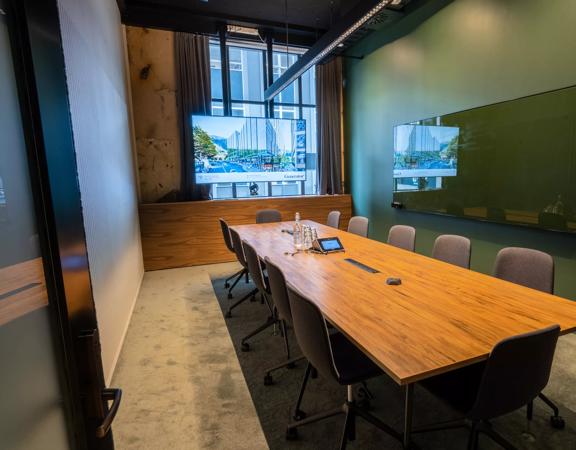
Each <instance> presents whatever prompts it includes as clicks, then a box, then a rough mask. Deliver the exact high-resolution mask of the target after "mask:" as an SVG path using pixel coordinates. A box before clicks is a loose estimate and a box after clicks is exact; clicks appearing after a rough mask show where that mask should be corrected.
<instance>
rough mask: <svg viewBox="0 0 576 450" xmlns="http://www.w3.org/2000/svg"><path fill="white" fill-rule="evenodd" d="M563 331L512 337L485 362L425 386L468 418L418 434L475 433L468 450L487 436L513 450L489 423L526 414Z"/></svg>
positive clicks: (542, 385) (546, 330)
mask: <svg viewBox="0 0 576 450" xmlns="http://www.w3.org/2000/svg"><path fill="white" fill-rule="evenodd" d="M559 333H560V327H559V326H558V325H552V326H550V327H548V328H544V329H542V330H538V331H533V332H530V333H526V334H521V335H518V336H513V337H510V338H507V339H504V340H502V341H500V342H499V343H498V344H496V345H495V346H494V348H493V349H492V351H491V352H490V356H489V357H488V360H487V361H486V362H482V363H479V364H474V365H472V366H468V367H464V368H462V369H457V370H455V371H452V372H448V373H447V374H445V375H439V376H436V377H433V378H430V379H429V380H426V381H424V382H422V385H423V386H424V387H425V388H427V389H428V390H429V391H430V392H432V393H433V394H435V395H436V396H438V397H441V398H443V399H444V400H445V401H447V402H448V403H449V404H450V405H451V406H452V407H454V408H455V409H457V410H458V411H460V412H461V413H463V414H464V418H465V419H467V420H468V421H469V422H470V423H471V426H470V425H469V424H468V422H466V421H465V420H463V419H459V420H455V421H451V422H443V423H441V424H438V425H430V426H426V427H422V428H419V429H417V430H415V432H426V431H435V430H442V429H448V428H459V427H470V435H469V442H468V449H476V448H477V447H478V434H479V433H484V434H486V435H488V436H489V437H491V438H492V439H493V440H494V441H495V442H497V443H498V444H500V445H501V446H502V447H504V448H505V449H509V450H510V449H514V446H512V445H511V444H510V443H509V442H508V441H506V440H505V439H504V438H503V437H502V436H500V435H499V434H498V433H496V431H494V428H492V426H491V425H490V424H489V423H488V421H489V420H490V419H494V418H496V417H499V416H502V415H504V414H507V413H510V412H512V411H515V410H517V409H519V408H522V407H523V406H524V405H526V404H528V403H530V402H532V400H533V399H534V398H536V396H538V394H539V393H540V392H541V391H542V389H544V388H545V387H546V385H547V384H548V379H549V378H550V371H551V368H552V360H553V359H554V351H555V350H556V342H557V341H558V335H559Z"/></svg>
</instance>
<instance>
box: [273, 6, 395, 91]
mask: <svg viewBox="0 0 576 450" xmlns="http://www.w3.org/2000/svg"><path fill="white" fill-rule="evenodd" d="M398 3H399V1H398V0H371V1H368V0H364V1H362V2H360V4H358V5H357V6H356V7H355V8H354V9H353V10H352V11H351V12H350V13H348V14H347V15H346V16H345V17H344V18H342V19H341V20H340V21H339V22H338V23H337V24H336V25H334V26H333V27H332V28H330V30H328V31H327V32H326V33H325V34H324V35H323V36H322V37H321V38H320V39H319V40H318V42H316V43H315V44H314V45H313V46H312V47H311V48H310V49H309V50H308V51H307V52H306V53H304V55H302V57H301V58H300V59H298V61H296V62H295V63H294V64H293V65H292V66H290V67H289V68H288V70H286V72H284V73H283V74H282V75H281V76H280V77H279V78H278V79H277V80H276V81H275V82H274V83H272V84H271V85H270V87H268V89H266V91H265V92H264V97H265V99H266V100H271V99H273V98H274V97H276V96H277V95H278V94H279V93H280V92H282V91H283V90H284V89H285V88H286V87H288V86H289V85H290V84H291V83H292V82H294V80H296V79H297V78H298V77H299V76H301V75H302V74H303V73H304V72H306V71H307V70H308V69H309V68H310V67H312V66H314V65H316V64H318V63H319V62H321V61H322V60H323V59H324V58H326V57H327V56H328V55H329V54H330V53H331V52H333V51H334V50H335V49H336V48H338V46H339V45H340V44H342V43H343V42H344V41H346V40H347V39H348V38H349V37H350V36H351V35H352V34H354V33H355V32H356V31H357V30H358V29H359V28H361V27H362V26H363V25H365V24H366V23H367V22H369V21H370V19H372V18H373V17H374V16H375V15H376V14H378V13H379V12H380V11H382V10H383V9H384V8H386V6H388V5H396V4H398Z"/></svg>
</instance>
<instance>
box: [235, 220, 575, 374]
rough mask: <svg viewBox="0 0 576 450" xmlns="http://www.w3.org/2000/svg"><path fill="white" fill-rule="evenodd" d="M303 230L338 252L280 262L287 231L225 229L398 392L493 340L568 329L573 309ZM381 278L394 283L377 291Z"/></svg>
mask: <svg viewBox="0 0 576 450" xmlns="http://www.w3.org/2000/svg"><path fill="white" fill-rule="evenodd" d="M303 222H304V223H307V224H309V225H312V226H315V227H316V228H317V230H318V235H319V237H333V236H337V237H338V238H339V239H340V241H341V242H342V244H343V245H344V248H345V249H346V252H344V253H333V254H329V255H320V254H313V253H298V254H296V255H294V256H291V255H286V254H285V252H292V251H293V244H292V236H291V235H290V234H288V233H282V230H283V229H292V226H293V222H281V223H271V224H258V225H256V224H254V225H238V226H234V227H233V228H234V229H236V230H237V231H238V232H239V233H240V235H241V237H242V239H244V240H246V241H247V242H248V243H250V244H251V245H253V246H254V248H255V249H256V251H257V252H258V254H259V256H260V257H261V258H264V257H269V258H270V259H271V260H272V261H273V262H274V263H276V264H277V265H278V266H279V267H280V268H281V269H282V270H283V272H284V274H285V276H286V280H287V282H288V283H289V284H290V285H291V286H293V287H294V288H295V289H297V290H298V291H300V292H302V293H303V294H305V295H306V296H307V297H308V298H310V299H311V300H312V301H314V302H315V303H316V304H317V305H318V307H319V308H320V310H321V311H322V313H323V314H324V316H325V317H326V318H327V319H328V320H329V321H330V322H331V323H332V324H334V325H335V326H336V327H337V328H338V329H339V330H341V331H342V332H343V333H345V334H346V335H347V336H348V337H349V338H350V339H351V340H352V341H353V342H355V344H356V345H357V346H358V347H359V348H361V349H362V350H363V351H364V352H365V353H366V354H367V355H368V356H369V357H370V358H371V359H372V360H373V361H374V362H375V363H376V364H378V365H379V366H380V367H381V368H382V370H384V371H385V372H386V373H387V374H388V375H389V376H390V377H391V378H392V379H394V380H395V381H396V382H397V383H398V384H402V385H404V384H409V383H413V382H415V381H419V380H422V379H425V378H428V377H430V376H432V375H435V374H439V373H444V372H448V371H450V370H453V369H455V368H458V367H463V366H466V365H469V364H472V363H474V362H477V361H481V360H483V359H486V358H487V357H488V354H489V353H490V350H491V349H492V348H493V347H494V345H495V344H496V343H497V342H498V341H500V340H501V339H504V338H506V337H509V336H512V335H515V334H520V333H525V332H528V331H532V330H536V329H540V328H544V327H546V326H549V325H552V324H559V325H560V327H561V330H562V331H561V333H562V334H565V333H568V332H571V331H574V330H576V302H572V301H570V300H566V299H563V298H560V297H557V296H554V295H550V294H546V293H543V292H540V291H536V290H533V289H529V288H526V287H523V286H519V285H516V284H513V283H509V282H507V281H503V280H500V279H497V278H494V277H491V276H488V275H484V274H481V273H479V272H474V271H471V270H467V269H462V268H460V267H457V266H453V265H451V264H447V263H444V262H441V261H437V260H435V259H432V258H429V257H426V256H423V255H419V254H417V253H412V252H408V251H406V250H401V249H398V248H395V247H392V246H390V245H387V244H384V243H381V242H378V241H374V240H370V239H366V238H363V237H360V236H357V235H354V234H351V233H347V232H345V231H340V230H336V229H334V228H329V227H327V226H324V225H321V224H318V223H315V222H311V221H303ZM346 258H353V259H355V260H357V261H359V262H361V263H363V264H365V265H368V266H370V267H372V268H374V269H377V270H379V271H380V273H369V272H366V271H364V270H362V269H360V268H358V267H356V266H354V265H352V264H350V263H349V262H346V261H345V259H346ZM388 277H399V278H401V279H402V284H401V285H400V286H391V285H387V284H386V279H387V278H388Z"/></svg>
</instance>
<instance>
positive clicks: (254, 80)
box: [210, 40, 317, 199]
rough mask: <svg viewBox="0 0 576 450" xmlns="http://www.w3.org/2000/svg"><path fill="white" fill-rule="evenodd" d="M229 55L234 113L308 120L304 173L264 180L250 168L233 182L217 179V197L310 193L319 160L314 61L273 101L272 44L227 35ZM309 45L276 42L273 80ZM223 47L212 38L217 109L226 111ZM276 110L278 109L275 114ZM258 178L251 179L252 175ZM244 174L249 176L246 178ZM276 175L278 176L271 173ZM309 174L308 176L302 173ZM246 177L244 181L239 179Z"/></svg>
mask: <svg viewBox="0 0 576 450" xmlns="http://www.w3.org/2000/svg"><path fill="white" fill-rule="evenodd" d="M225 51H226V56H227V59H228V77H227V78H228V83H229V102H230V105H229V110H230V113H231V115H232V116H235V117H254V118H266V117H268V118H271V119H303V120H304V121H305V134H306V136H305V153H304V152H303V155H302V158H300V160H301V162H302V163H305V167H306V170H305V176H304V177H298V181H262V178H263V177H255V176H254V175H253V174H252V175H251V172H246V174H245V175H244V176H242V175H237V176H235V177H233V178H234V179H235V180H239V181H234V182H218V183H212V198H214V199H222V198H242V197H255V196H257V197H269V196H288V195H310V194H316V193H317V180H316V178H317V177H316V166H317V150H316V77H315V68H314V67H312V68H311V69H309V70H308V71H307V72H305V73H304V74H303V75H302V76H301V77H300V78H298V79H297V80H296V81H295V82H293V83H292V84H290V86H288V87H287V88H286V89H284V90H283V91H282V92H281V93H280V94H279V95H277V96H276V97H275V98H274V100H273V102H272V107H270V106H269V103H267V102H265V101H264V90H265V88H266V82H265V80H266V73H267V70H266V61H267V60H268V58H267V55H266V53H267V48H266V45H265V44H264V43H262V44H260V43H255V42H244V41H236V40H234V41H233V40H228V41H227V42H226V46H225ZM305 51H306V50H305V49H301V48H295V47H288V49H287V48H286V46H278V47H277V46H274V47H273V52H272V73H273V80H276V79H278V77H280V76H281V75H282V74H283V73H284V72H285V71H286V70H287V69H288V68H289V67H290V66H291V65H292V64H294V63H295V62H296V61H297V60H298V58H299V57H300V56H301V55H302V54H303V53H304V52H305ZM223 70H226V69H225V68H224V67H223V66H222V55H221V47H220V43H219V42H218V41H213V42H211V43H210V71H211V88H212V115H214V116H223V115H224V113H225V110H226V108H225V105H224V85H223V83H224V79H225V77H223V76H222V71H223ZM270 112H273V115H272V116H271V115H270ZM251 177H252V178H255V179H252V178H251ZM244 178H245V179H244ZM271 178H273V177H271ZM301 178H305V179H301ZM240 180H241V181H240Z"/></svg>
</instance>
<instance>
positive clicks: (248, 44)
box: [209, 34, 318, 199]
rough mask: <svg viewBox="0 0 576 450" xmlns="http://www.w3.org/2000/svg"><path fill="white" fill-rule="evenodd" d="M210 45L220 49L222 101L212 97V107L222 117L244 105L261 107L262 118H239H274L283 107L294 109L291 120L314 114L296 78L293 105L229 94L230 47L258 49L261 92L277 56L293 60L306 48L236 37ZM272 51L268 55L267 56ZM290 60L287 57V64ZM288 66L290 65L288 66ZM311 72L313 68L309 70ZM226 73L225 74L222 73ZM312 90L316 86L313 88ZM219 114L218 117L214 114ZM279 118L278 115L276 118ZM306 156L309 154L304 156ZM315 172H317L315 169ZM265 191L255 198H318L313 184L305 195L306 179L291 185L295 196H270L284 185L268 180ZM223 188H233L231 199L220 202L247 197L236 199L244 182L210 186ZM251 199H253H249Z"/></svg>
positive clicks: (268, 78) (268, 80)
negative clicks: (295, 187) (286, 55)
mask: <svg viewBox="0 0 576 450" xmlns="http://www.w3.org/2000/svg"><path fill="white" fill-rule="evenodd" d="M209 45H210V46H218V49H219V56H220V59H219V61H218V62H217V64H218V66H219V67H218V68H219V69H220V70H221V71H222V74H221V76H220V81H221V82H222V87H221V92H222V98H212V99H211V102H212V108H214V103H217V104H218V106H217V108H218V110H219V111H221V112H222V114H221V115H223V116H226V115H227V113H228V115H229V116H234V114H233V111H234V110H237V111H238V110H239V109H240V108H244V106H245V105H256V106H261V107H262V108H263V111H264V115H263V116H258V115H257V116H254V115H250V116H242V117H266V118H270V117H271V118H275V117H277V116H276V114H275V113H276V108H279V109H280V112H282V110H283V108H290V109H293V110H294V113H295V115H294V117H292V119H298V118H302V116H303V112H304V109H305V108H306V109H313V110H314V111H316V108H317V106H316V103H304V102H303V99H302V77H303V76H300V77H298V78H297V79H296V80H295V81H294V83H296V89H297V91H296V92H297V97H298V101H297V102H294V103H289V102H278V101H274V100H261V101H259V100H238V99H232V92H231V76H230V75H231V74H230V71H231V70H233V69H232V68H231V64H230V53H229V51H230V48H231V47H236V48H240V49H247V50H251V51H254V50H258V51H260V52H261V58H262V67H263V82H264V89H265V88H266V87H267V86H269V85H270V84H271V83H272V81H273V77H274V57H275V55H277V54H279V53H288V54H289V55H297V59H296V61H297V60H298V59H299V58H300V57H301V56H302V55H303V54H304V53H305V52H306V49H305V48H301V47H288V46H285V45H284V46H282V45H277V44H273V43H272V41H271V40H267V41H266V42H265V43H264V42H263V43H260V42H256V41H250V40H243V39H236V38H230V39H229V38H227V37H225V36H223V35H222V34H221V35H220V37H219V39H216V38H214V39H211V40H210V42H209ZM270 52H271V55H269V53H270ZM288 60H289V58H287V61H288ZM212 61H213V60H212V58H211V59H210V68H211V69H212ZM270 63H272V67H269V64H270ZM288 67H290V66H288ZM285 70H287V67H286V68H284V70H282V71H281V72H280V73H281V74H282V73H284V71H285ZM309 70H314V69H309ZM225 71H226V72H227V74H226V75H225V74H224V72H225ZM314 89H315V87H314ZM314 98H315V97H314ZM217 115H220V114H217ZM279 118H281V116H280V117H279ZM307 154H308V153H307ZM314 170H317V168H316V169H314ZM266 183H267V188H266V189H265V191H266V194H267V195H262V196H258V197H260V198H268V197H281V196H293V195H317V193H318V191H317V189H318V186H317V185H315V187H316V189H315V192H309V193H306V180H302V181H299V182H294V186H298V194H290V195H273V194H272V193H273V187H274V186H278V185H284V184H285V182H272V181H268V182H266ZM220 184H221V185H222V188H223V189H229V188H230V186H229V185H232V197H222V198H221V199H236V198H246V197H239V196H238V187H239V185H242V186H244V184H245V182H238V183H236V182H230V183H212V184H211V186H212V187H213V188H217V186H218V185H220ZM248 198H252V197H248ZM218 199H220V198H218Z"/></svg>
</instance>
